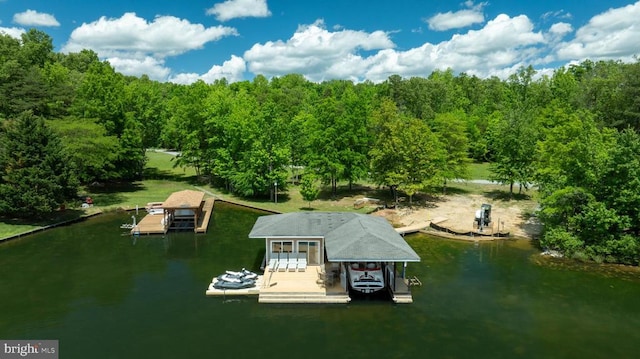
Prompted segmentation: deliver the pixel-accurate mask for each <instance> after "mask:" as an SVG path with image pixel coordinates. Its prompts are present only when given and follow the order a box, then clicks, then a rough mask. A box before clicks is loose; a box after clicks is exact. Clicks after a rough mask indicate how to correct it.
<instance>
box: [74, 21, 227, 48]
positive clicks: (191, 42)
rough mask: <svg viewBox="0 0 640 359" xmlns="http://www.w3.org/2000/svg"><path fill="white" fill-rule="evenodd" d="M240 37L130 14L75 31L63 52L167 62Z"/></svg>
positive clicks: (220, 28)
mask: <svg viewBox="0 0 640 359" xmlns="http://www.w3.org/2000/svg"><path fill="white" fill-rule="evenodd" d="M231 35H237V31H236V30H235V29H234V28H231V27H225V26H215V27H209V28H205V27H204V26H203V25H201V24H192V23H190V22H189V21H188V20H183V19H179V18H177V17H173V16H158V17H156V18H155V19H154V20H153V22H147V20H145V19H143V18H140V17H138V16H137V15H136V14H135V13H126V14H124V15H122V17H120V18H117V19H113V18H106V17H101V18H100V19H99V20H97V21H94V22H92V23H89V24H86V23H83V24H82V25H81V26H80V27H78V28H76V29H75V30H73V32H72V33H71V36H70V38H69V42H67V44H66V45H65V46H64V47H63V49H62V50H63V52H77V51H80V50H82V49H91V50H94V51H96V52H97V53H98V54H99V55H100V56H104V57H115V56H123V55H126V56H124V57H137V58H140V57H144V56H146V55H147V54H152V55H153V56H154V57H159V58H164V57H166V56H175V55H179V54H182V53H185V52H187V51H191V50H194V49H200V48H202V47H203V46H204V45H205V44H206V43H208V42H211V41H216V40H219V39H221V38H223V37H225V36H231Z"/></svg>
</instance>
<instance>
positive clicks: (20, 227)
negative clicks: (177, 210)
mask: <svg viewBox="0 0 640 359" xmlns="http://www.w3.org/2000/svg"><path fill="white" fill-rule="evenodd" d="M147 158H148V161H147V165H146V168H145V172H144V178H145V179H144V180H142V181H137V182H133V183H109V184H104V185H103V184H94V185H92V186H87V187H83V188H81V189H80V190H79V194H80V196H81V198H84V197H85V196H90V197H91V198H93V203H94V207H93V208H90V209H82V208H81V207H80V205H81V201H80V200H78V202H77V203H75V204H68V205H67V208H68V209H67V210H66V211H63V212H56V213H54V214H53V215H52V216H51V217H49V218H45V219H42V220H39V221H37V222H25V221H19V220H10V219H0V238H4V237H8V236H11V235H15V234H18V233H23V232H26V231H29V230H33V229H36V228H38V227H41V226H46V225H49V224H52V223H57V222H62V221H66V220H70V219H74V218H78V217H80V216H82V215H85V214H87V213H88V211H98V210H101V211H113V210H118V209H133V208H135V207H136V206H138V207H139V208H144V206H145V205H146V204H147V203H148V202H158V201H163V200H165V199H166V198H167V197H168V196H169V195H170V194H171V193H173V192H176V191H181V190H185V189H197V190H204V191H205V192H207V193H208V194H209V195H214V196H215V197H217V198H221V199H224V200H228V201H232V202H237V203H241V204H245V205H249V206H255V207H260V208H264V209H268V210H273V211H278V212H292V211H301V210H313V211H354V212H359V213H367V212H369V211H371V210H372V208H371V207H363V208H360V209H356V208H354V202H355V200H356V199H358V198H362V197H370V198H376V199H379V200H380V201H381V203H385V202H386V203H392V202H393V199H392V196H391V193H390V192H389V191H388V190H386V189H384V188H377V187H376V186H375V185H372V184H355V185H354V186H353V189H352V190H349V188H348V185H347V184H346V183H340V184H339V187H338V191H337V195H336V196H335V197H333V196H332V195H331V192H330V190H329V189H328V188H323V190H322V191H321V192H320V195H319V197H318V199H317V200H315V201H313V202H312V203H311V206H310V207H309V203H308V202H307V201H305V200H303V199H302V196H301V194H300V189H299V187H298V186H294V185H292V184H288V188H286V189H284V190H283V189H282V188H280V191H279V194H278V203H274V201H273V200H270V199H268V198H265V199H251V200H247V199H243V198H239V197H236V196H234V195H231V194H228V193H225V192H223V191H221V190H220V189H218V188H213V187H211V186H209V185H205V184H202V183H200V182H199V181H198V178H197V175H196V172H195V170H194V169H193V168H187V169H182V168H174V167H173V165H174V162H173V159H174V157H173V156H172V155H169V154H166V153H162V152H154V151H147ZM488 168H489V166H488V164H486V163H484V164H476V163H473V164H471V165H470V174H471V178H472V179H488V178H489V169H488ZM516 190H517V189H516ZM446 193H447V194H483V195H489V196H490V197H492V198H498V199H508V186H500V185H483V184H475V183H471V182H463V183H450V184H449V185H448V186H447V192H446ZM532 193H533V197H535V192H534V191H529V192H528V193H525V195H522V196H515V197H514V199H519V200H525V201H526V202H528V200H530V199H531V197H530V196H531V195H532ZM421 199H422V197H421V196H415V198H414V201H416V202H418V203H419V202H420V201H421ZM407 201H408V198H407Z"/></svg>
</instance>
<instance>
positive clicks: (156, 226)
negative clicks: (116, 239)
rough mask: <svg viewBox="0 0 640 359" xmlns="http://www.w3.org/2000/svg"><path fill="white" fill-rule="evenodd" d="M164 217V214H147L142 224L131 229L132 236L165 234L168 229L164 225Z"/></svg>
mask: <svg viewBox="0 0 640 359" xmlns="http://www.w3.org/2000/svg"><path fill="white" fill-rule="evenodd" d="M163 219H164V216H163V215H162V214H147V215H146V216H144V218H142V219H141V220H140V222H139V223H138V224H137V225H136V226H135V227H133V228H131V234H133V235H139V234H165V233H167V228H166V227H165V225H164V223H163Z"/></svg>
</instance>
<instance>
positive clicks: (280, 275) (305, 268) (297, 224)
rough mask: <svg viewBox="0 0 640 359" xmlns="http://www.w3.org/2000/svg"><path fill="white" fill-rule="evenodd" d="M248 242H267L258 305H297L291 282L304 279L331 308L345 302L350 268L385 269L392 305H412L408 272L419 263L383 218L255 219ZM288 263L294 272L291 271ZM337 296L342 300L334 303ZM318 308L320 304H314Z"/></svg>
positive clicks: (311, 215)
mask: <svg viewBox="0 0 640 359" xmlns="http://www.w3.org/2000/svg"><path fill="white" fill-rule="evenodd" d="M249 238H262V239H264V240H265V250H266V254H265V267H266V268H265V272H264V278H265V280H264V290H261V292H260V297H259V301H260V302H295V298H296V297H297V296H300V295H299V294H300V293H297V292H296V289H295V286H291V285H289V281H295V280H297V279H296V278H298V277H300V278H299V279H302V278H303V277H304V278H307V279H305V280H304V281H305V283H306V282H309V281H310V282H311V286H312V287H313V285H314V283H313V282H314V280H315V282H316V283H315V284H316V286H318V285H320V286H321V287H324V288H325V294H326V297H328V296H331V298H332V299H333V300H334V301H333V302H348V301H349V300H350V297H349V280H348V277H347V276H348V273H347V269H346V265H348V263H351V262H380V263H383V266H384V278H385V283H386V284H387V289H388V290H389V291H390V293H391V296H392V298H393V300H394V301H395V302H397V303H411V302H412V301H413V299H412V297H411V292H410V283H409V281H408V280H407V279H406V266H407V263H409V262H419V261H420V257H419V256H418V255H417V254H416V252H415V251H414V250H413V249H412V248H411V247H410V246H409V245H408V244H407V242H406V241H405V240H404V238H403V237H402V236H401V235H400V234H399V233H398V232H396V231H395V230H394V228H393V227H392V226H391V224H390V223H389V222H387V220H386V219H384V218H382V217H376V216H371V215H364V214H358V213H348V212H294V213H284V214H274V215H267V216H262V217H259V218H258V220H257V221H256V223H255V224H254V226H253V228H252V230H251V232H250V233H249ZM283 258H284V261H285V263H286V265H284V266H283V265H282V261H283ZM291 258H294V263H297V266H292V265H291V263H290V262H291V261H290V260H289V259H291ZM300 262H302V263H303V265H302V266H300V264H299V263H300ZM299 272H301V273H299ZM309 272H312V275H309ZM285 273H287V274H286V275H285ZM298 273H299V274H298ZM303 273H304V274H303ZM314 273H317V275H314ZM273 278H276V279H273ZM308 278H311V279H308ZM283 281H285V282H283ZM306 285H309V284H308V283H307V284H306ZM301 286H303V285H302V284H301ZM278 288H282V290H279V289H278ZM336 295H341V296H342V298H341V299H339V300H338V299H337V298H338V297H336ZM301 297H303V298H304V300H305V301H304V302H313V301H312V300H310V299H309V297H308V296H301ZM272 299H273V300H272ZM325 299H326V298H325ZM317 302H323V301H321V300H320V299H319V298H318V300H317ZM325 302H326V301H325Z"/></svg>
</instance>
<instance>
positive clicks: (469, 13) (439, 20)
mask: <svg viewBox="0 0 640 359" xmlns="http://www.w3.org/2000/svg"><path fill="white" fill-rule="evenodd" d="M486 4H487V3H480V4H477V5H474V3H473V1H467V2H465V6H467V7H468V9H464V10H459V11H456V12H452V11H448V12H445V13H438V14H435V15H433V16H432V17H430V18H429V19H426V20H425V22H426V23H427V24H429V29H431V30H436V31H446V30H451V29H459V28H463V27H467V26H471V25H473V24H478V23H483V22H484V14H483V12H482V9H483V8H484V6H485V5H486Z"/></svg>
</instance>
